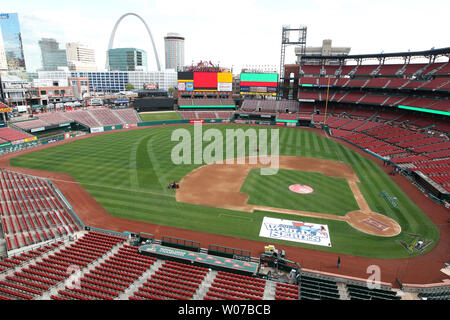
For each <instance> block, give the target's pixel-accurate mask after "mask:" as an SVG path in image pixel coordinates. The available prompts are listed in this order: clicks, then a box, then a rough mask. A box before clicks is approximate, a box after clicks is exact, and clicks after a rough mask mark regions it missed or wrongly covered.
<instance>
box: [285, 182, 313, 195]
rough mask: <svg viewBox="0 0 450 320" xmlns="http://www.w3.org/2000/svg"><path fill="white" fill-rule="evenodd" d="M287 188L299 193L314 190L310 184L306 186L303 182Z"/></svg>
mask: <svg viewBox="0 0 450 320" xmlns="http://www.w3.org/2000/svg"><path fill="white" fill-rule="evenodd" d="M289 190H291V191H292V192H295V193H300V194H308V193H312V192H313V191H314V189H313V188H311V187H310V186H306V185H303V184H293V185H291V186H289Z"/></svg>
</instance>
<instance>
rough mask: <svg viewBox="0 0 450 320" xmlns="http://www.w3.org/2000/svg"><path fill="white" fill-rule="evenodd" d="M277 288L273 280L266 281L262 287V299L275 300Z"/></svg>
mask: <svg viewBox="0 0 450 320" xmlns="http://www.w3.org/2000/svg"><path fill="white" fill-rule="evenodd" d="M276 289H277V283H276V282H274V281H266V287H265V289H264V295H263V300H275V291H276Z"/></svg>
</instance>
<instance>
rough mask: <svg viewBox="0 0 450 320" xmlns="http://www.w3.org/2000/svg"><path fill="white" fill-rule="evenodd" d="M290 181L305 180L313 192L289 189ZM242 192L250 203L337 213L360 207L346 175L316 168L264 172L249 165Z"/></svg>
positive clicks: (302, 181)
mask: <svg viewBox="0 0 450 320" xmlns="http://www.w3.org/2000/svg"><path fill="white" fill-rule="evenodd" d="M293 184H306V185H308V186H310V187H311V188H313V189H314V192H312V193H310V194H298V193H295V192H292V191H290V190H289V186H290V185H293ZM267 190H271V192H270V193H269V192H267ZM241 192H243V193H246V194H248V195H249V196H250V197H249V201H248V203H249V204H254V205H260V206H267V207H274V208H285V209H292V210H301V211H308V212H319V213H326V214H334V215H339V216H345V215H346V214H347V213H348V212H350V211H355V210H358V209H359V206H358V203H357V202H356V200H355V197H354V196H353V192H352V190H351V189H350V186H349V185H348V182H347V180H346V179H343V178H333V177H328V176H325V175H323V174H322V173H318V172H306V171H294V170H284V169H279V170H278V173H277V174H274V175H270V176H265V175H261V174H260V170H259V169H252V170H250V173H249V175H248V177H247V179H246V180H245V183H244V184H243V186H242V188H241ZM280 195H283V196H282V197H280Z"/></svg>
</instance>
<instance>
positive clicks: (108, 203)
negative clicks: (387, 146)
mask: <svg viewBox="0 0 450 320" xmlns="http://www.w3.org/2000/svg"><path fill="white" fill-rule="evenodd" d="M208 127H211V126H204V129H206V128H208ZM213 127H214V128H215V129H218V130H220V131H221V132H224V131H225V130H226V129H236V128H242V129H244V130H246V129H248V128H249V127H248V126H240V127H238V126H235V125H220V126H213ZM177 128H185V129H187V130H188V131H189V132H191V134H192V133H193V126H176V127H155V128H148V129H141V130H129V131H122V132H112V133H109V134H102V135H97V136H93V137H90V138H87V139H81V140H78V141H74V142H71V143H67V144H64V145H59V146H55V147H52V148H49V149H45V150H41V151H37V152H33V153H29V154H26V155H23V156H20V157H16V158H13V159H11V165H13V166H18V167H26V168H32V169H39V170H47V171H54V172H61V173H67V174H69V175H71V176H72V177H73V178H74V179H75V180H76V181H78V182H79V183H80V184H81V186H82V187H83V188H85V189H86V190H87V192H89V193H90V194H91V195H92V196H93V197H94V198H95V199H96V200H97V201H98V202H99V203H100V204H101V205H102V206H103V207H104V208H105V209H106V211H108V212H109V213H110V214H111V215H113V216H117V217H121V218H126V219H133V220H138V221H144V222H149V223H154V224H161V225H167V226H172V227H179V228H184V229H190V230H195V231H204V232H209V233H213V234H222V235H228V236H233V237H236V238H244V239H250V240H259V241H263V242H266V243H267V241H270V243H283V244H285V245H291V246H298V247H304V248H312V249H316V250H324V251H333V252H337V253H342V254H350V255H356V256H364V257H373V258H403V257H409V256H410V254H409V253H408V252H407V251H406V250H405V249H404V248H403V247H401V246H400V245H399V244H398V242H397V240H403V241H407V240H409V238H408V236H407V235H405V232H410V233H415V234H421V235H422V236H423V237H424V238H426V239H430V240H432V241H433V243H432V244H431V245H430V246H428V247H427V249H426V251H425V252H427V251H429V250H430V249H431V248H432V247H433V246H434V245H435V244H436V242H437V240H438V239H439V230H438V228H437V227H436V226H435V225H434V224H433V223H432V222H431V221H430V220H429V218H428V217H427V216H426V215H425V214H424V213H423V212H422V211H421V210H420V209H419V208H418V207H417V206H416V205H415V204H414V203H413V202H412V201H411V199H409V197H408V196H407V195H406V194H405V193H404V192H403V191H402V190H401V189H400V188H399V187H398V186H397V185H396V184H395V183H394V182H393V181H392V180H391V179H390V177H389V176H388V175H387V174H386V173H384V171H383V170H382V169H381V168H379V167H378V165H377V164H375V163H374V162H372V161H371V160H368V159H367V158H365V157H363V156H361V155H359V154H358V153H356V152H354V151H352V150H349V149H347V148H346V147H344V146H342V145H341V144H339V143H337V142H336V141H333V140H331V139H327V138H323V137H320V136H318V135H317V134H316V133H314V132H311V131H308V130H299V129H290V128H280V129H279V130H280V131H279V135H280V155H287V156H298V157H310V158H323V159H329V160H335V161H342V162H345V163H348V164H349V165H351V166H352V168H353V170H354V171H355V173H356V174H357V175H358V177H359V179H360V181H361V183H360V184H359V187H360V190H361V192H362V193H363V195H364V197H365V198H366V200H367V202H368V204H369V206H370V207H371V209H372V210H373V211H375V212H378V213H381V214H384V215H386V216H388V217H390V218H393V219H394V220H396V221H397V222H398V223H399V224H400V226H401V228H402V233H401V234H400V235H398V236H396V237H390V238H383V237H376V236H371V235H368V234H365V233H363V232H360V231H357V230H355V229H353V228H352V227H351V226H349V225H348V224H347V223H345V222H340V221H331V220H327V219H319V218H309V217H304V218H303V217H298V216H295V218H293V216H289V215H286V214H279V213H268V212H254V213H247V212H239V211H231V210H225V209H217V208H211V207H203V206H196V205H191V204H184V203H178V202H176V201H175V197H174V191H171V190H168V189H167V185H168V184H169V183H170V182H172V181H174V180H176V181H180V180H181V179H182V178H183V177H184V176H185V175H186V174H187V173H189V172H191V171H192V170H194V169H195V168H197V167H199V166H200V164H192V165H174V164H173V163H172V161H171V160H170V159H171V157H170V155H171V150H172V148H173V147H174V146H175V145H176V144H177V143H178V142H173V141H171V134H172V132H173V130H175V129H177ZM252 128H255V127H252ZM256 129H257V130H259V128H258V127H256ZM224 143H225V142H224ZM247 153H248V152H247ZM280 174H281V176H280V177H282V175H283V173H280ZM298 174H299V175H301V174H302V173H301V172H299V173H298ZM288 176H289V175H288ZM257 178H258V177H255V179H257ZM282 178H283V179H288V177H287V176H286V177H282ZM287 183H290V182H287ZM295 183H297V179H295ZM245 187H246V188H250V187H251V181H249V184H248V185H246V186H245ZM313 187H314V186H313ZM316 187H317V188H320V187H319V186H316ZM258 188H259V189H260V190H262V192H263V194H265V195H267V194H270V195H271V196H272V197H274V200H273V201H274V203H275V202H277V203H286V205H288V204H289V203H293V202H292V201H293V200H288V201H285V199H289V197H290V194H289V193H291V191H289V190H288V189H285V188H282V189H280V190H274V188H275V189H276V188H277V187H276V184H275V185H271V186H267V188H266V187H264V186H258ZM325 189H326V188H325ZM283 190H285V191H283ZM382 191H386V192H388V193H389V194H391V195H392V196H395V197H397V198H398V202H399V206H398V208H394V207H392V206H391V205H390V204H389V203H388V202H387V201H386V200H385V199H384V198H382V197H380V193H381V192H382ZM249 192H250V191H249ZM258 192H259V191H258ZM324 192H325V191H324ZM251 193H252V195H253V194H254V192H253V191H252V192H251ZM324 196H325V195H324ZM326 196H327V197H330V199H331V198H333V197H334V196H336V190H334V188H329V194H328V195H326ZM277 197H278V198H277ZM345 198H346V200H345V201H348V203H347V204H345V205H343V207H342V208H341V209H339V210H336V214H341V213H343V211H345V210H348V209H346V208H347V207H348V208H350V207H352V204H351V202H352V201H351V200H350V198H348V197H345ZM352 198H353V196H352ZM263 200H264V199H263ZM353 201H354V200H353ZM304 205H306V204H304ZM338 205H339V204H336V206H338ZM329 209H330V208H328V209H327V208H326V207H325V206H324V207H323V208H322V209H320V208H319V207H317V206H316V207H315V208H314V211H318V210H329ZM330 210H331V209H330ZM338 211H339V212H338ZM264 216H271V217H276V218H280V219H288V220H297V221H304V222H312V223H321V224H327V225H328V226H329V230H330V237H331V241H332V247H331V248H327V247H319V246H314V245H308V244H300V243H296V242H285V241H279V240H268V239H262V238H260V237H259V230H260V227H261V222H262V219H263V218H264ZM136 231H139V230H136ZM414 255H417V253H415V254H414ZM411 256H413V255H411Z"/></svg>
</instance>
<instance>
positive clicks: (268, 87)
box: [240, 73, 278, 96]
mask: <svg viewBox="0 0 450 320" xmlns="http://www.w3.org/2000/svg"><path fill="white" fill-rule="evenodd" d="M277 87H278V73H241V77H240V92H241V94H242V95H272V96H275V95H276V94H277Z"/></svg>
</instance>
